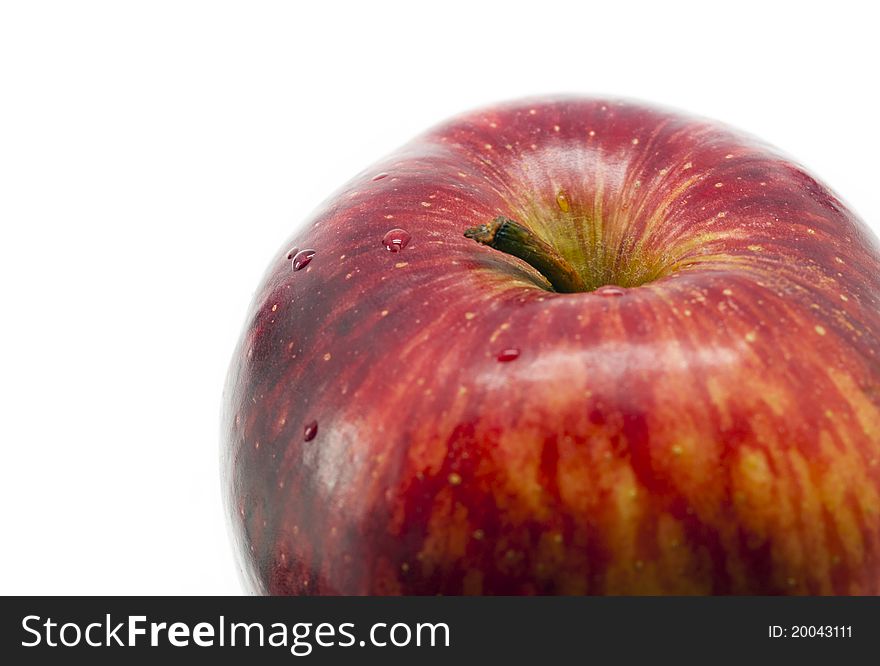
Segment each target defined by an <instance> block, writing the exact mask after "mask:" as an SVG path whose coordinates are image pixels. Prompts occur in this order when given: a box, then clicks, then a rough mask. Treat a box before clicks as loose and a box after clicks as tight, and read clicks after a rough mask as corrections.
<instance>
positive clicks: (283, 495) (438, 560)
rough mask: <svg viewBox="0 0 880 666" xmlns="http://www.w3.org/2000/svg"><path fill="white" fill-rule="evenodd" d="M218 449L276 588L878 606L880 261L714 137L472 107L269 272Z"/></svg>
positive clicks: (234, 510) (580, 103)
mask: <svg viewBox="0 0 880 666" xmlns="http://www.w3.org/2000/svg"><path fill="white" fill-rule="evenodd" d="M465 232H467V235H465ZM475 240H476V241H479V242H474V241H475ZM291 248H293V249H291ZM568 292H570V293H568ZM222 433H223V435H222V436H223V469H224V473H223V482H224V486H225V493H226V501H227V505H228V511H229V513H230V514H231V517H232V523H233V524H232V528H233V533H234V537H235V544H236V549H237V551H238V554H239V559H240V564H241V568H242V571H243V574H244V578H245V580H246V584H247V586H248V587H249V589H250V590H251V591H254V592H259V593H272V594H437V593H443V594H462V593H464V594H534V593H538V594H581V593H585V594H630V593H635V594H647V593H649V594H689V593H696V594H878V593H880V466H878V460H880V245H878V241H877V239H876V238H875V237H874V236H872V235H871V233H870V231H869V230H868V228H867V227H866V225H865V224H864V223H862V222H861V221H860V220H859V219H858V218H856V216H855V215H853V213H852V212H850V211H849V210H848V209H847V208H846V206H845V205H844V204H843V203H841V201H840V200H839V199H838V198H837V197H836V196H835V195H834V194H833V193H832V192H831V191H830V190H829V189H828V188H827V187H825V186H824V185H822V184H821V183H819V182H817V181H816V180H815V179H814V178H813V177H811V176H810V175H809V174H808V173H807V172H806V171H805V170H804V169H803V168H802V167H800V166H798V165H797V164H795V163H793V162H792V161H790V160H789V159H788V158H786V157H784V156H782V155H780V154H779V153H778V152H776V151H775V150H774V149H772V148H770V147H768V146H767V145H765V144H763V143H761V142H759V141H757V140H755V139H753V138H751V137H748V136H744V135H742V134H740V133H738V132H736V131H733V130H731V129H729V128H727V127H724V126H721V125H719V124H716V123H714V122H709V121H706V120H702V119H699V118H693V117H688V116H684V115H679V114H677V113H671V112H668V111H664V110H659V109H655V108H650V107H647V106H641V105H637V104H632V103H628V102H620V101H612V100H596V99H579V98H564V99H550V100H536V101H526V102H520V103H515V104H510V105H506V106H499V107H495V108H489V109H484V110H481V111H476V112H473V113H469V114H467V115H464V116H462V117H459V118H456V119H454V120H452V121H450V122H448V123H446V124H444V125H441V126H439V127H437V128H435V129H433V130H431V131H429V132H428V133H426V134H424V135H423V136H421V137H419V138H417V139H415V140H414V141H413V142H411V143H409V144H408V145H406V146H404V147H403V148H402V149H400V150H399V151H397V152H396V153H394V154H392V155H391V156H390V157H388V158H386V159H384V160H382V161H381V162H379V163H378V164H376V165H375V166H374V167H372V168H371V169H369V170H367V171H365V172H363V173H362V174H360V175H359V176H357V177H356V178H355V179H354V180H352V181H351V182H350V183H348V184H347V185H346V186H344V187H343V188H342V189H341V190H340V191H338V192H337V193H336V194H335V195H334V196H333V197H332V198H331V199H330V200H329V201H328V202H327V203H325V204H324V205H323V206H322V207H321V208H320V209H319V210H318V211H317V213H316V214H315V215H314V217H313V218H312V219H311V220H309V221H308V223H307V224H305V225H303V226H302V230H301V231H299V232H298V233H297V234H295V235H294V236H293V237H292V238H291V239H290V240H289V242H288V243H287V244H286V245H285V246H284V247H283V248H282V249H281V250H280V251H279V252H278V253H277V254H276V255H275V257H274V259H273V260H272V263H271V264H270V267H269V270H268V272H267V274H266V277H265V279H264V280H263V283H262V285H261V286H260V287H259V290H258V292H257V294H256V297H255V300H254V302H253V306H252V308H251V311H250V313H249V315H248V319H247V324H246V326H245V330H244V333H243V335H242V338H241V342H240V344H239V346H238V349H237V350H236V351H235V354H234V357H233V360H232V366H231V369H230V372H229V377H228V384H227V388H226V392H225V409H224V420H223V426H222Z"/></svg>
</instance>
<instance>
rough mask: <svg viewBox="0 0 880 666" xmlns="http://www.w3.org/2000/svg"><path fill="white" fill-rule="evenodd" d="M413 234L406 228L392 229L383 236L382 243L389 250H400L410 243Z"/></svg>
mask: <svg viewBox="0 0 880 666" xmlns="http://www.w3.org/2000/svg"><path fill="white" fill-rule="evenodd" d="M411 238H412V236H411V235H410V233H409V232H408V231H406V230H405V229H392V230H391V231H389V232H388V233H386V234H385V236H384V237H383V238H382V245H384V246H385V249H386V250H388V251H389V252H400V251H401V250H402V249H403V248H405V247H406V246H407V245H408V244H409V241H410V239H411Z"/></svg>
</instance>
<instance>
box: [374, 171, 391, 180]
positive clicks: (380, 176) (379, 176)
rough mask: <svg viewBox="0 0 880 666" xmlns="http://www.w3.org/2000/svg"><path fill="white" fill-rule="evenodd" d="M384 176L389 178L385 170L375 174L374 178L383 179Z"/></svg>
mask: <svg viewBox="0 0 880 666" xmlns="http://www.w3.org/2000/svg"><path fill="white" fill-rule="evenodd" d="M383 178H388V174H387V173H385V172H384V171H383V172H382V173H377V174H376V175H375V176H373V180H382V179H383Z"/></svg>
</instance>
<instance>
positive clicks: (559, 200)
mask: <svg viewBox="0 0 880 666" xmlns="http://www.w3.org/2000/svg"><path fill="white" fill-rule="evenodd" d="M556 205H557V206H559V210H561V211H562V212H563V213H567V212H569V211H570V210H571V204H569V203H568V199H567V198H566V196H565V190H559V192H557V194H556Z"/></svg>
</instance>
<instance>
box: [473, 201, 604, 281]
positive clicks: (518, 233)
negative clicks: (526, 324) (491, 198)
mask: <svg viewBox="0 0 880 666" xmlns="http://www.w3.org/2000/svg"><path fill="white" fill-rule="evenodd" d="M464 235H465V237H466V238H472V239H473V240H475V241H477V242H478V243H480V244H481V245H487V246H488V247H491V248H492V249H494V250H498V251H499V252H504V253H505V254H509V255H512V256H514V257H517V258H518V259H522V260H523V261H524V262H526V263H527V264H528V265H529V266H531V267H532V268H534V269H535V270H536V271H538V272H539V273H540V274H541V275H543V276H544V277H545V278H546V279H547V281H548V282H549V283H550V285H551V286H552V287H553V290H554V291H557V292H559V293H561V294H573V293H576V292H581V291H589V288H588V287H587V285H586V284H585V283H584V281H583V279H582V278H581V276H580V274H579V273H578V272H577V271H576V270H575V269H574V267H573V266H572V265H571V264H569V263H568V261H566V260H565V258H564V257H563V256H562V255H560V254H559V253H558V252H557V251H556V249H555V248H554V247H553V246H552V245H550V244H549V243H547V242H546V241H544V240H543V239H541V238H539V237H538V236H537V235H535V234H534V233H533V232H532V231H531V230H530V229H528V228H527V227H525V226H523V225H522V224H520V223H519V222H516V221H514V220H511V219H510V218H509V217H504V216H503V215H499V216H498V217H496V218H495V219H494V220H492V221H491V222H489V223H488V224H481V225H480V226H478V227H471V228H470V229H467V230H466V231H465V232H464Z"/></svg>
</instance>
